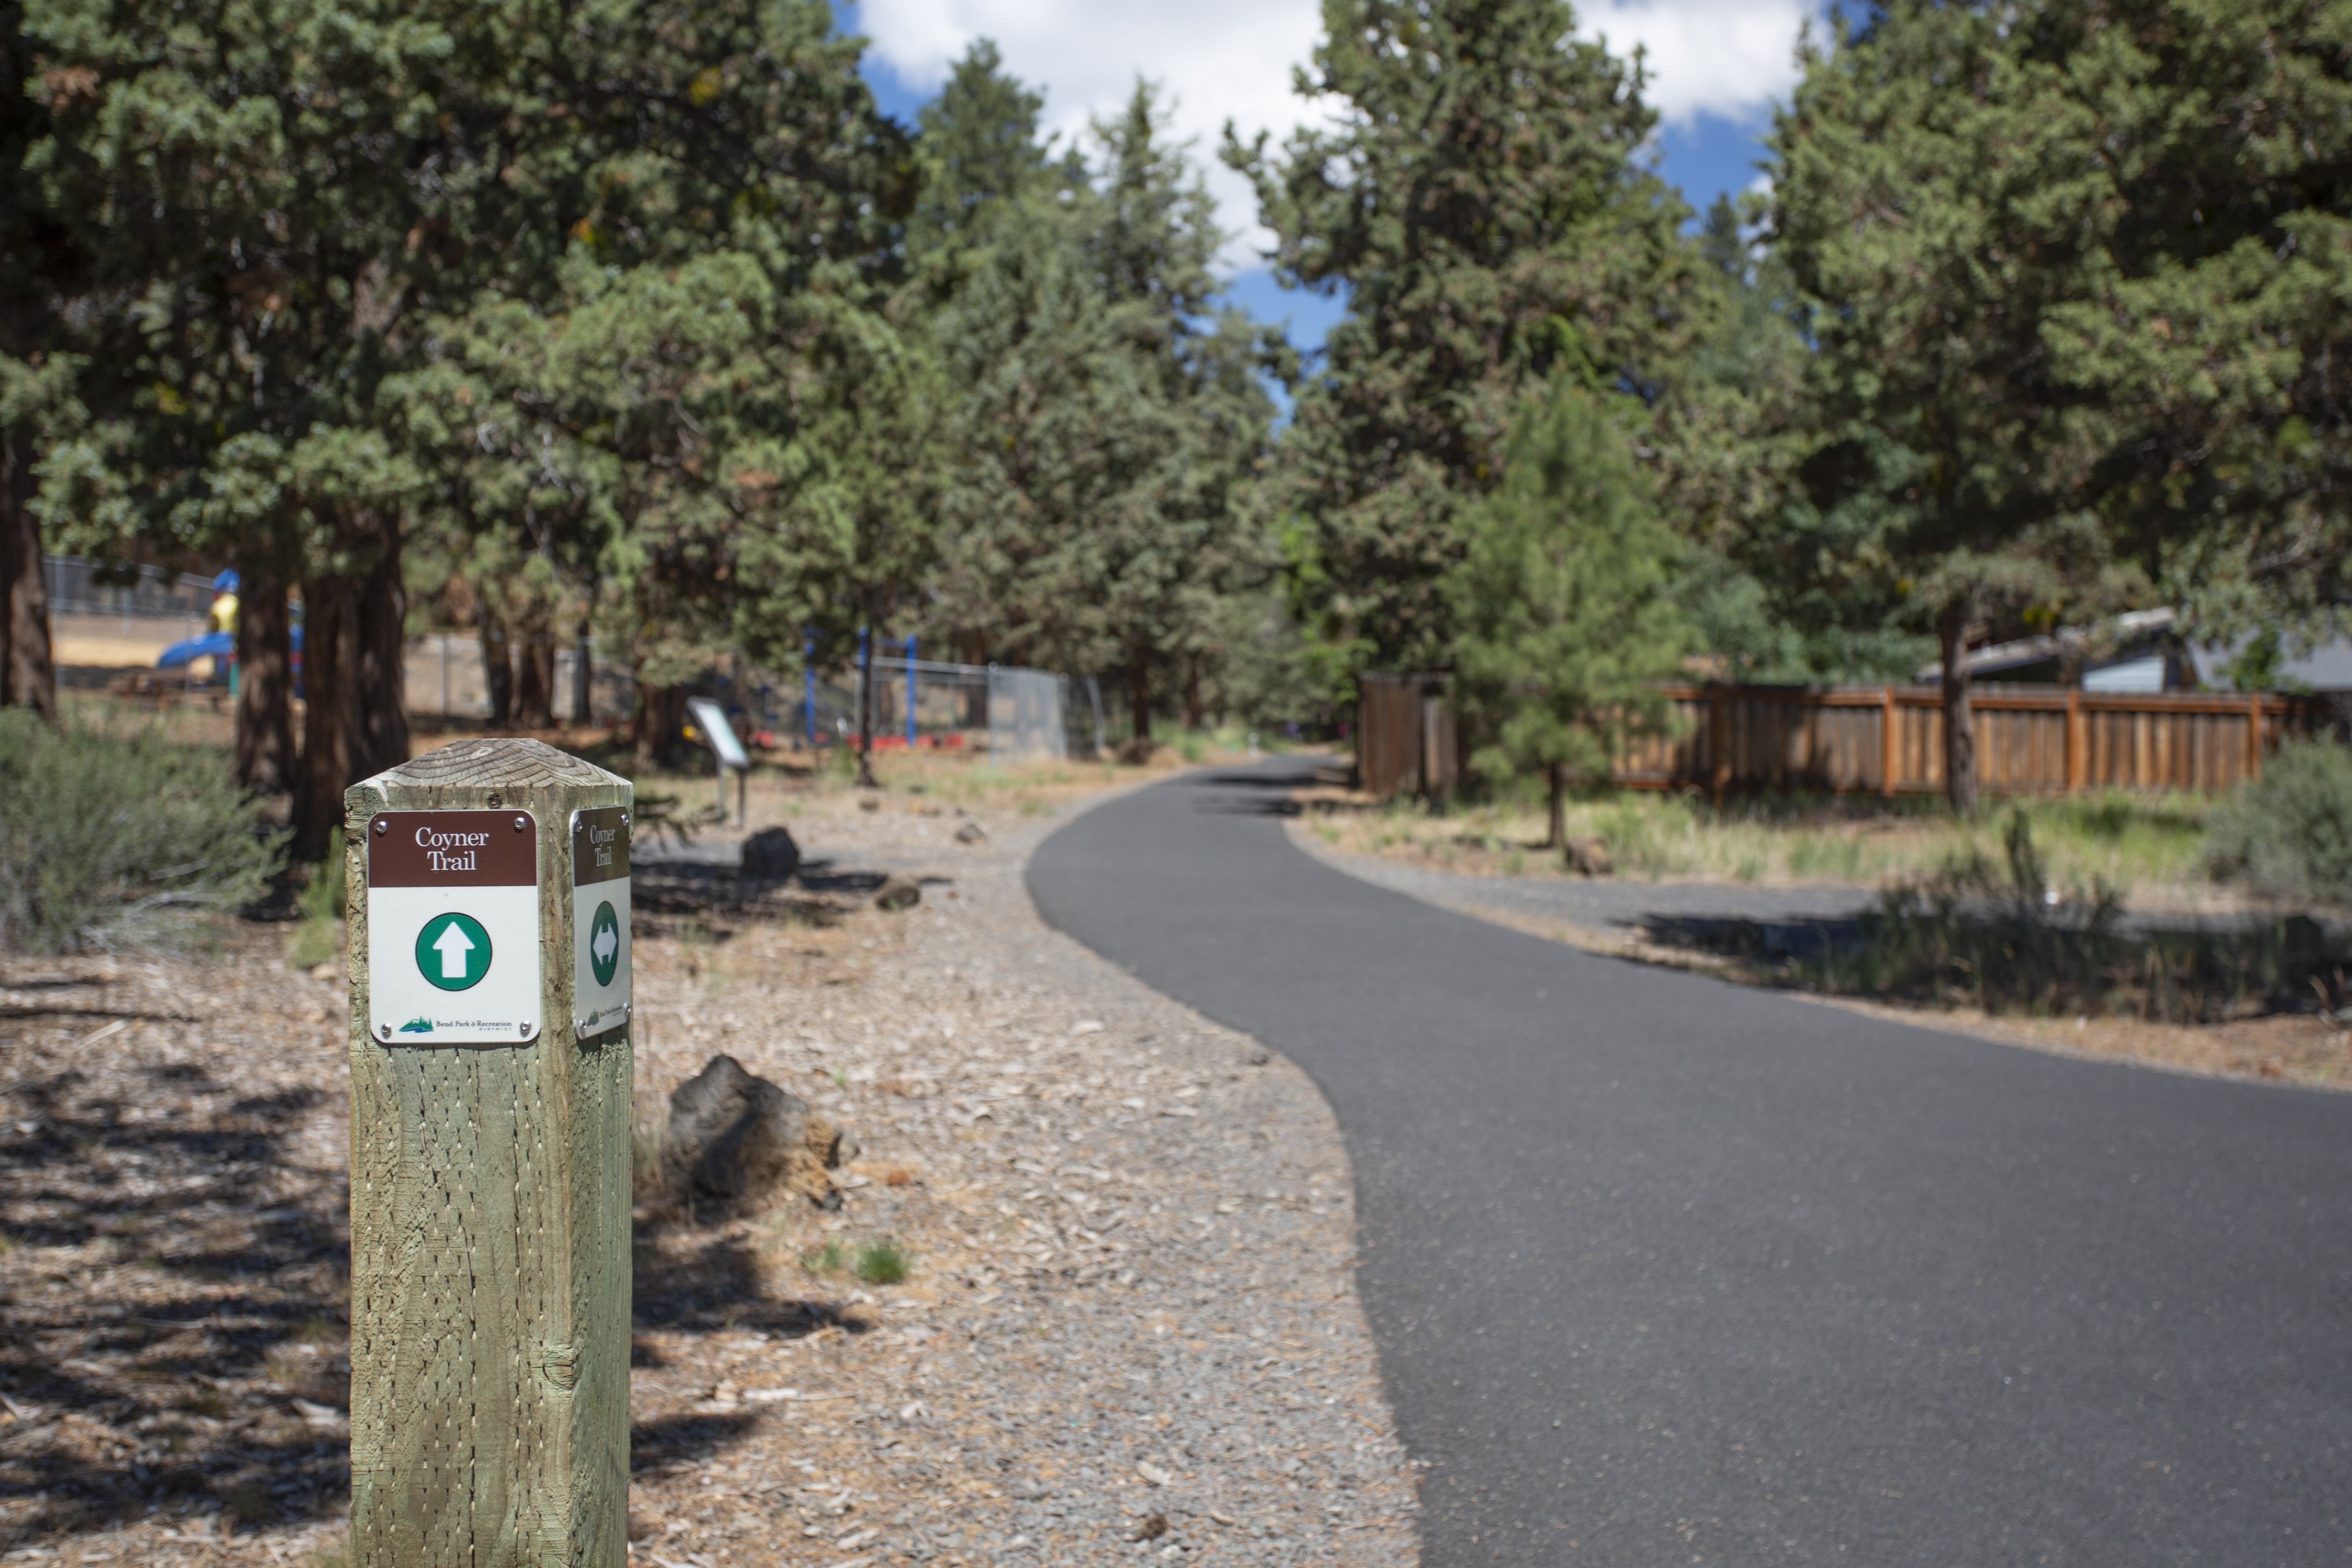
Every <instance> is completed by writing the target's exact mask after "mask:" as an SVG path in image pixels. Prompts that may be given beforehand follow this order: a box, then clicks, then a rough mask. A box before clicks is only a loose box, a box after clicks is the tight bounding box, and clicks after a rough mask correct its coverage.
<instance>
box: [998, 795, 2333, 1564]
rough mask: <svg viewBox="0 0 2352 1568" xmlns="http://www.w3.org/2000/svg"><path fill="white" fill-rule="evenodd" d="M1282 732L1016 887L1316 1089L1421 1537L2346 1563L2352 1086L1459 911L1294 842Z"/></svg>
mask: <svg viewBox="0 0 2352 1568" xmlns="http://www.w3.org/2000/svg"><path fill="white" fill-rule="evenodd" d="M1303 772H1304V769H1303V768H1301V766H1300V765H1299V764H1298V763H1295V762H1291V763H1268V764H1264V765H1261V766H1257V767H1255V768H1252V769H1247V770H1235V771H1233V772H1228V773H1213V772H1212V773H1192V774H1190V775H1186V776H1184V777H1181V778H1179V779H1176V780H1174V781H1172V782H1171V783H1168V784H1160V785H1158V786H1155V787H1153V788H1150V789H1147V790H1143V791H1139V792H1138V793H1136V794H1134V795H1128V796H1124V797H1121V798H1118V799H1115V800H1113V801H1110V802H1108V803H1107V804H1105V805H1102V806H1099V807H1097V809H1095V810H1094V811H1091V812H1089V813H1087V815H1086V816H1082V817H1080V818H1078V819H1077V820H1076V822H1074V823H1072V824H1071V825H1070V826H1067V827H1066V828H1064V829H1063V830H1062V831H1061V832H1059V833H1057V834H1056V835H1055V836H1054V837H1052V838H1050V839H1048V840H1047V841H1046V843H1045V845H1044V846H1043V847H1041V849H1040V850H1039V852H1038V854H1037V856H1036V858H1035V859H1034V862H1033V864H1032V868H1031V870H1030V877H1029V881H1030V889H1031V891H1032V893H1033V895H1034V897H1035V899H1036V901H1037V904H1038V906H1039V908H1040V909H1041V910H1044V911H1045V916H1046V918H1047V919H1049V920H1050V921H1053V922H1054V923H1055V924H1056V925H1058V926H1060V927H1061V928H1062V929H1063V930H1065V931H1069V932H1070V933H1072V934H1073V935H1075V936H1076V937H1077V938H1078V939H1079V940H1081V941H1083V942H1086V943H1087V944H1088V945H1089V946H1092V947H1093V948H1095V949H1096V950H1097V952H1102V953H1103V954H1105V955H1106V956H1108V957H1109V958H1110V959H1112V960H1114V961H1115V962H1117V963H1121V964H1123V965H1124V966H1126V967H1127V968H1128V969H1129V970H1131V971H1132V972H1133V973H1136V974H1137V975H1139V977H1141V978H1142V979H1143V980H1145V981H1146V982H1148V983H1149V984H1152V985H1154V986H1156V987H1158V988H1159V989H1160V990H1161V991H1163V992H1165V993H1167V994H1170V995H1172V996H1175V997H1177V998H1179V999H1181V1000H1182V1001H1184V1002H1186V1003H1189V1004H1190V1005H1192V1006H1194V1007H1196V1008H1198V1009H1200V1010H1201V1011H1202V1012H1204V1013H1207V1014H1209V1015H1210V1016H1213V1017H1215V1018H1218V1019H1219V1020H1221V1021H1223V1022H1224V1023H1227V1024H1229V1025H1231V1026H1234V1027H1236V1028H1240V1029H1244V1030H1247V1031H1249V1032H1250V1033H1252V1034H1254V1035H1255V1036H1257V1037H1259V1038H1260V1039H1262V1040H1264V1041H1265V1042H1266V1043H1267V1044H1269V1045H1271V1046H1273V1047H1276V1048H1278V1049H1280V1050H1282V1051H1284V1052H1286V1053H1287V1054H1288V1055H1289V1056H1290V1057H1291V1058H1294V1059H1295V1060H1297V1062H1298V1063H1299V1064H1300V1065H1301V1066H1303V1067H1304V1068H1306V1069H1307V1071H1308V1072H1310V1073H1312V1074H1313V1075H1314V1076H1315V1079H1316V1080H1317V1082H1318V1083H1319V1084H1320V1085H1321V1086H1322V1089H1323V1090H1324V1092H1325V1093H1326V1094H1327V1095H1328V1096H1329V1098H1330V1100H1331V1103H1332V1105H1333V1106H1334V1107H1335V1108H1336V1109H1337V1110H1338V1113H1339V1121H1340V1124H1341V1126H1342V1128H1343V1129H1344V1130H1345V1131H1346V1135H1347V1139H1348V1145H1349V1151H1350V1152H1351V1154H1352V1156H1353V1158H1354V1161H1355V1167H1356V1181H1357V1184H1358V1202H1359V1215H1360V1223H1361V1226H1362V1231H1363V1237H1362V1240H1363V1266H1362V1270H1361V1274H1360V1282H1361V1287H1362V1289H1363V1293H1364V1299H1365V1302H1366V1306H1367V1308H1368V1310H1369V1311H1370V1316H1371V1321H1372V1325H1373V1329H1374V1331H1375V1333H1376V1334H1377V1336H1378V1338H1379V1342H1380V1345H1381V1357H1382V1369H1383V1373H1384V1375H1385V1377H1386V1379H1387V1384H1388V1389H1389V1394H1390V1398H1391V1401H1392V1402H1393V1405H1394V1406H1395V1409H1396V1412H1397V1415H1398V1419H1399V1421H1400V1423H1401V1425H1402V1436H1403V1437H1404V1439H1405V1441H1406V1443H1407V1444H1408V1445H1409V1447H1410V1448H1411V1450H1412V1453H1413V1455H1414V1456H1415V1457H1417V1458H1421V1459H1423V1460H1425V1461H1428V1462H1430V1464H1431V1466H1432V1468H1431V1469H1430V1470H1429V1471H1428V1473H1427V1479H1426V1480H1425V1482H1424V1484H1423V1542H1424V1549H1425V1553H1426V1561H1427V1562H1428V1563H1430V1564H1431V1565H1432V1568H1453V1565H1454V1564H1468V1563H1597V1564H1650V1563H1660V1564H1663V1563H1676V1564H1682V1563H1702V1562H1704V1563H1824V1564H1829V1563H1840V1564H1858V1565H1859V1564H1880V1563H1936V1564H1942V1565H1947V1568H1966V1565H1975V1564H2010V1563H2024V1564H2039V1563H2053V1564H2065V1565H2074V1564H2082V1563H2116V1564H2131V1565H2134V1568H2144V1565H2149V1564H2159V1563H2163V1564H2170V1563H2198V1564H2218V1565H2229V1568H2259V1565H2264V1564H2273V1563H2336V1564H2347V1563H2352V1528H2347V1527H2352V1094H2322V1093H2315V1092H2309V1091H2303V1090H2294V1089H2276V1088H2262V1087H2257V1086H2253V1085H2247V1084H2238V1083H2228V1082H2220V1081H2209V1080H2204V1079H2191V1078H2187V1077H2182V1076H2178V1075H2173V1074H2167V1073H2161V1072H2152V1071H2146V1070H2140V1069H2135V1068H2121V1067H2113V1066H2106V1065H2100V1064H2095V1063H2090V1062H2078V1061H2073V1060H2069V1059H2065V1058H2057V1057H2050V1056H2043V1055H2040V1054H2037V1053H2032V1052H2028V1051H2021V1050H2016V1049H2011V1048H2008V1047H2000V1046H1996V1045H1990V1044H1986V1043H1980V1042H1977V1041H1973V1040H1968V1039H1963V1038H1959V1037H1953V1036H1948V1035H1942V1034H1937V1033H1934V1032H1931V1031H1927V1030H1923V1029H1911V1028H1905V1027H1901V1026H1894V1025H1889V1024H1883V1023H1878V1022H1874V1021H1872V1020H1869V1019H1865V1018H1863V1017H1859V1016H1854V1015H1853V1014H1850V1013H1846V1012H1843V1011H1841V1010H1838V1009H1833V1008H1829V1007H1823V1006H1818V1005H1810V1004H1807V1003H1804V1002H1801V1001H1798V1000H1796V999H1794V998H1790V997H1780V996H1774V995H1770V994H1760V993H1758V992H1755V991H1748V990H1740V989H1735V988H1733V987H1730V986H1727V985H1724V984H1718V983H1716V982H1713V981H1709V980H1706V979H1702V978H1698V977H1694V976H1689V975H1685V974H1679V973H1669V972H1665V971H1660V970H1653V969H1644V968H1641V967H1638V966H1635V965H1632V964H1628V963H1621V962H1617V961H1614V960H1610V959H1606V958H1600V957H1595V956H1592V955H1590V954H1587V953H1583V952H1576V951H1573V950H1571V949H1569V948H1565V947H1561V946H1559V945H1556V944H1552V943H1549V942H1541V941H1538V940H1537V939H1535V938H1532V937H1527V936H1522V935H1520V934H1518V933H1517V932H1514V931H1507V930H1504V929H1501V928H1499V927H1496V926H1491V925H1486V924H1483V923H1480V922H1478V921H1473V920H1470V919H1467V918H1465V917H1463V916H1460V915H1456V914H1452V913H1449V912H1446V911H1444V910H1438V909H1435V908H1433V907H1431V906H1429V905H1427V904H1423V903H1420V902H1417V901H1415V900H1411V899H1408V898H1405V897H1403V896H1402V895H1399V894H1396V893H1393V892H1391V891H1388V890H1386V889H1380V888H1375V887H1372V886H1370V885H1368V884H1366V883H1363V882H1360V881H1358V880H1356V879H1352V878H1349V877H1348V876H1346V875H1344V874H1343V873H1341V872H1339V871H1337V870H1333V869H1331V868H1328V867H1326V866H1322V865H1318V863H1316V862H1315V861H1314V860H1312V859H1310V858H1307V856H1305V855H1302V854H1300V853H1298V852H1297V850H1296V849H1294V848H1292V847H1290V845H1289V844H1288V843H1287V842H1286V840H1285V838H1284V837H1283V835H1282V831H1281V824H1280V816H1281V815H1282V814H1283V812H1284V811H1285V810H1286V806H1285V804H1284V799H1285V797H1284V791H1283V788H1282V787H1281V786H1283V785H1284V784H1286V783H1287V782H1289V781H1290V780H1293V779H1295V778H1297V777H1298V776H1300V775H1301V774H1302V773H1303Z"/></svg>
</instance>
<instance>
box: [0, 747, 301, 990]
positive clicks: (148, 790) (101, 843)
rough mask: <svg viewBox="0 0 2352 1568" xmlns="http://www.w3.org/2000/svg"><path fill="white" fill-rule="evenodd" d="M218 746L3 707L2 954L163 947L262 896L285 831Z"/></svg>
mask: <svg viewBox="0 0 2352 1568" xmlns="http://www.w3.org/2000/svg"><path fill="white" fill-rule="evenodd" d="M227 775H228V769H227V766H226V763H225V762H224V761H223V760H222V758H221V757H220V756H219V755H218V754H216V753H214V752H204V751H199V750H195V749H193V748H190V747H186V746H181V745H175V744H173V743H172V742H168V741H165V740H163V738H162V737H161V736H159V735H156V734H154V733H152V732H145V733H141V734H135V735H131V736H120V735H111V734H108V733H105V732H103V731H97V730H90V729H84V728H79V727H73V726H68V727H66V728H63V729H52V728H50V727H49V726H47V725H45V724H43V723H41V722H40V721H38V720H37V719H36V718H35V717H34V716H33V715H32V714H31V713H29V712H26V711H25V710H13V711H6V712H0V946H5V947H10V948H14V949H15V950H16V951H17V952H75V951H90V950H99V951H111V950H115V949H120V948H127V947H139V946H151V945H156V944H160V943H167V942H170V941H171V940H172V939H173V938H175V937H179V936H182V935H184V934H186V933H188V932H189V931H190V930H191V928H190V926H189V924H188V921H187V919H186V917H187V916H188V915H189V914H191V913H194V912H199V911H207V910H233V909H236V908H238V907H239V906H241V905H245V904H248V903H251V902H252V901H253V900H255V899H257V898H258V897H259V896H260V895H261V892H262V890H263V889H264V887H265V886H266V885H267V884H268V880H269V879H270V877H271V876H272V875H273V874H275V872H276V871H277V869H278V863H279V858H280V854H281V848H280V845H279V842H278V838H277V837H275V836H265V835H263V834H261V833H260V832H259V831H257V826H256V824H255V820H254V803H253V801H252V800H251V799H250V797H248V796H247V795H243V794H242V793H240V792H239V791H238V790H237V789H236V787H235V786H234V785H233V784H230V783H229V780H228V776H227Z"/></svg>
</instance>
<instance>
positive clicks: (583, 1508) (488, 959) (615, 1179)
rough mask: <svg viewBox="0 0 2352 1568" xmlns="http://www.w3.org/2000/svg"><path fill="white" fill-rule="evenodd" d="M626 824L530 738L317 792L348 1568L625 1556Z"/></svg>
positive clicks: (599, 790) (573, 768)
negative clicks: (342, 1013)
mask: <svg viewBox="0 0 2352 1568" xmlns="http://www.w3.org/2000/svg"><path fill="white" fill-rule="evenodd" d="M631 804H632V802H631V793H630V787H629V784H628V781H626V780H625V779H622V778H618V777H616V776H614V774H611V773H606V772H604V770H603V769H601V768H597V767H594V766H592V765H590V764H589V763H584V762H582V761H581V760H580V759H579V758H577V757H573V756H571V755H568V754H566V753H564V752H558V751H556V750H555V749H553V748H552V747H550V746H544V745H541V744H540V743H539V742H536V741H464V742H458V743H457V744H456V745H454V746H447V747H445V748H443V749H442V750H440V751H437V752H432V753H430V754H429V755H426V756H422V757H418V758H416V759H415V760H414V761H412V762H409V763H404V764H403V765H402V766H400V767H397V768H394V769H393V770H391V771H390V772H388V773H379V774H377V775H376V776H375V777H374V778H372V779H369V780H367V781H366V782H364V783H362V784H354V785H352V788H351V790H350V791H349V792H348V793H346V794H345V795H344V797H343V805H344V812H345V820H344V825H343V831H344V841H345V844H346V845H347V854H348V857H349V858H348V861H347V863H346V868H345V886H346V887H348V888H349V889H351V892H350V923H349V928H348V929H349V931H350V933H351V965H352V1014H351V1053H352V1562H353V1563H354V1564H357V1565H359V1568H439V1565H441V1564H450V1565H453V1568H454V1565H457V1564H467V1565H476V1564H480V1565H488V1564H493V1563H495V1564H513V1565H516V1568H541V1565H547V1568H552V1565H554V1564H559V1563H561V1564H581V1565H596V1568H621V1565H622V1564H624V1563H625V1562H626V1560H627V1554H628V1542H627V1534H628V1528H627V1527H628V1480H629V1276H630V1253H629V1184H630V1151H629V1135H630V1087H631V1083H630V1080H631V1049H630V1046H631V1034H632V1031H631V1028H630V1026H629V1000H628V989H629V952H628V940H629V918H628V917H629V899H628V889H629V869H628V868H629V858H628V844H629V822H628V818H629V816H630V815H631V811H630V807H631Z"/></svg>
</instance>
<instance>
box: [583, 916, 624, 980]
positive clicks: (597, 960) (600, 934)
mask: <svg viewBox="0 0 2352 1568" xmlns="http://www.w3.org/2000/svg"><path fill="white" fill-rule="evenodd" d="M620 966H621V917H620V916H618V915H616V914H614V912H613V905H612V902H611V900H606V901H605V902H604V903H601V904H598V905H597V906H596V918H595V919H593V920H592V921H589V922H588V973H591V974H593V975H594V976H595V977H596V984H599V985H610V984H613V972H614V970H616V969H618V968H619V967H620Z"/></svg>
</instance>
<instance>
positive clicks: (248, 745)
mask: <svg viewBox="0 0 2352 1568" xmlns="http://www.w3.org/2000/svg"><path fill="white" fill-rule="evenodd" d="M238 575H239V576H240V577H242V578H243V579H244V586H243V589H242V591H241V592H240V593H239V594H238V595H237V611H236V671H237V675H236V681H237V685H236V782H237V787H238V788H240V789H249V790H251V791H253V792H254V793H255V794H257V795H285V794H288V793H289V792H290V791H291V790H292V789H293V788H294V781H295V761H294V644H293V630H292V626H291V617H289V616H288V614H287V612H286V582H285V579H284V578H282V577H280V576H279V575H278V573H277V572H276V571H275V570H268V571H265V570H262V569H260V568H257V567H251V566H248V567H246V568H244V569H242V570H241V571H240V572H239V573H238Z"/></svg>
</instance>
